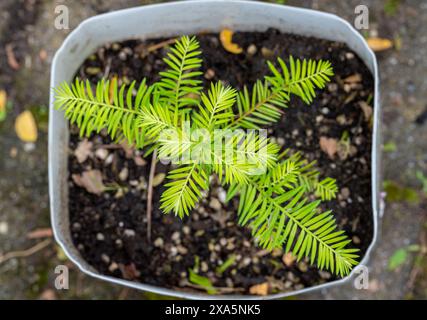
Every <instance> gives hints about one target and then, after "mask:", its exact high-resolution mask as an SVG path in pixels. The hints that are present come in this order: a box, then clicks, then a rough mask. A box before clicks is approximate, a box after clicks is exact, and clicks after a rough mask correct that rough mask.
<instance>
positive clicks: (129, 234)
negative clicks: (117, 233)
mask: <svg viewBox="0 0 427 320" xmlns="http://www.w3.org/2000/svg"><path fill="white" fill-rule="evenodd" d="M124 235H125V236H126V237H129V238H131V237H135V231H134V230H132V229H126V230H125V232H124Z"/></svg>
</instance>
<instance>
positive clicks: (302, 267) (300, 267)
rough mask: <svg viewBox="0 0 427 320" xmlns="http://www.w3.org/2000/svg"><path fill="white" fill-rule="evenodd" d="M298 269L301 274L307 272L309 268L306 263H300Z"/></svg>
mask: <svg viewBox="0 0 427 320" xmlns="http://www.w3.org/2000/svg"><path fill="white" fill-rule="evenodd" d="M298 269H300V270H301V272H307V270H308V266H307V264H306V263H305V262H303V261H301V262H300V263H298Z"/></svg>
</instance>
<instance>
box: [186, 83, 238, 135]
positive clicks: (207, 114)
mask: <svg viewBox="0 0 427 320" xmlns="http://www.w3.org/2000/svg"><path fill="white" fill-rule="evenodd" d="M235 97H236V90H235V89H233V88H232V87H230V86H228V87H225V86H224V85H223V84H222V83H221V82H217V83H215V84H214V83H212V84H211V88H210V89H209V91H208V93H207V94H205V93H202V95H201V103H199V110H198V112H194V113H193V117H194V121H195V123H196V125H197V127H198V128H204V129H206V130H208V131H209V132H213V130H214V129H216V128H221V127H222V126H223V125H224V124H226V123H228V122H229V121H230V120H231V119H232V118H233V109H232V107H233V105H234V103H235V101H236V98H235Z"/></svg>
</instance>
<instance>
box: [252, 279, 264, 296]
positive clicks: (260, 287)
mask: <svg viewBox="0 0 427 320" xmlns="http://www.w3.org/2000/svg"><path fill="white" fill-rule="evenodd" d="M249 293H250V294H255V295H258V296H266V295H267V294H268V282H264V283H261V284H256V285H254V286H252V287H250V288H249Z"/></svg>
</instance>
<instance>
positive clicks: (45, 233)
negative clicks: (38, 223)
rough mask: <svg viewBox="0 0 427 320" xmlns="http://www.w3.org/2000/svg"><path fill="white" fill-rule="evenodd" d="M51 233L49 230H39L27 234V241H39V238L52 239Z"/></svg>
mask: <svg viewBox="0 0 427 320" xmlns="http://www.w3.org/2000/svg"><path fill="white" fill-rule="evenodd" d="M52 235H53V232H52V229H51V228H39V229H35V230H33V231H30V232H29V233H28V234H27V238H28V239H40V238H50V237H52Z"/></svg>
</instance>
